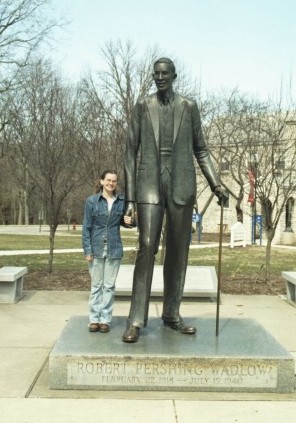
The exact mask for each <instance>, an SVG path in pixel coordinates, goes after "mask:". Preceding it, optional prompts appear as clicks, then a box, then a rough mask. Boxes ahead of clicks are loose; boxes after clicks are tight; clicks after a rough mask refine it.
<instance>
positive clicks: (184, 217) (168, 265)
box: [162, 200, 193, 322]
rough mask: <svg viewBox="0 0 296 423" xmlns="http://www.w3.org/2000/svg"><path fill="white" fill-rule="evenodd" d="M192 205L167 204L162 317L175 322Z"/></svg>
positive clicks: (180, 295) (184, 274)
mask: <svg viewBox="0 0 296 423" xmlns="http://www.w3.org/2000/svg"><path fill="white" fill-rule="evenodd" d="M192 210H193V207H192V206H180V205H177V204H175V203H174V202H173V201H171V200H170V201H168V205H167V214H166V219H167V221H166V222H167V227H166V229H167V230H166V255H165V261H164V267H163V274H164V299H163V315H162V318H163V320H166V321H171V322H177V321H178V319H179V309H180V304H181V300H182V295H183V289H184V283H185V276H186V269H187V261H188V252H189V244H190V238H191V229H192Z"/></svg>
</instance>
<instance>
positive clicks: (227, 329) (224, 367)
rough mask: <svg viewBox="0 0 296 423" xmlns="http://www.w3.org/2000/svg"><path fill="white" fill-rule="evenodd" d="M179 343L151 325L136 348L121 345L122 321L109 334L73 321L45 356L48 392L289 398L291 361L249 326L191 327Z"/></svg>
mask: <svg viewBox="0 0 296 423" xmlns="http://www.w3.org/2000/svg"><path fill="white" fill-rule="evenodd" d="M190 321H191V322H192V323H193V324H195V325H196V326H197V327H198V334H197V335H193V336H192V335H181V334H179V333H177V332H175V331H173V330H171V329H168V328H164V327H163V325H162V322H161V320H160V319H157V318H152V319H150V320H149V325H148V326H147V327H146V328H145V329H143V330H142V331H141V336H140V339H139V341H138V342H137V343H136V344H126V343H123V342H122V341H121V336H122V333H123V331H124V329H125V325H126V318H124V317H114V318H113V321H112V330H111V332H109V333H108V334H101V333H99V332H96V333H90V332H88V328H87V325H88V318H87V316H73V317H71V319H70V320H69V322H68V324H67V326H66V327H65V329H64V331H63V332H62V334H61V336H60V338H59V339H58V341H57V342H56V344H55V346H54V347H53V349H52V351H51V353H50V356H49V388H50V389H79V390H126V391H129V390H147V391H149V390H150V391H166V390H167V391H215V392H283V393H285V392H293V391H294V386H295V375H294V359H293V357H292V355H291V354H290V353H288V352H287V351H286V349H285V348H284V347H282V346H281V345H280V344H279V343H278V342H277V341H276V340H275V339H274V338H273V337H272V336H271V335H270V334H269V333H268V332H267V331H266V330H265V329H264V328H263V327H262V326H261V325H259V324H258V323H257V322H256V321H254V320H251V319H221V320H220V333H219V336H218V337H216V336H215V319H213V318H198V319H190Z"/></svg>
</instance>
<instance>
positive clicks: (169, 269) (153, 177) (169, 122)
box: [122, 57, 224, 342]
mask: <svg viewBox="0 0 296 423" xmlns="http://www.w3.org/2000/svg"><path fill="white" fill-rule="evenodd" d="M153 69H154V71H153V79H154V82H155V84H156V87H157V92H156V93H154V94H152V95H148V96H147V97H142V98H139V99H138V101H137V103H136V105H135V109H134V113H133V117H132V120H131V124H130V126H129V131H128V138H127V144H126V152H125V201H126V207H125V215H127V216H130V215H134V213H135V209H136V208H137V220H138V228H139V249H138V253H137V258H136V263H135V269H134V276H133V291H132V299H131V307H130V313H129V317H128V321H127V327H126V330H125V332H124V334H123V336H122V340H123V341H124V342H137V341H138V339H139V336H140V329H141V328H143V327H144V326H146V325H147V320H148V310H149V300H150V294H151V284H152V277H153V268H154V261H155V255H156V254H157V251H158V246H159V241H160V235H161V229H162V223H163V218H164V213H166V254H165V260H164V265H163V280H164V293H163V311H162V320H163V324H164V326H166V327H169V328H171V329H172V330H175V331H177V332H179V333H181V334H187V335H192V334H195V333H196V328H195V327H193V326H190V325H187V324H186V323H185V322H184V320H183V319H182V317H181V316H180V313H179V309H180V304H181V300H182V295H183V289H184V282H185V275H186V268H187V261H188V252H189V245H190V236H191V226H192V212H193V205H194V203H195V195H196V175H195V169H194V164H193V155H194V156H195V157H196V159H197V162H198V164H199V166H200V168H201V170H202V173H203V174H204V176H205V177H206V179H207V181H208V183H209V186H210V188H211V190H212V191H213V192H214V193H215V194H216V195H217V197H218V198H219V199H220V200H221V199H223V195H224V191H223V189H222V188H221V185H220V180H219V178H218V176H217V174H216V171H215V169H214V167H213V164H212V161H211V159H210V155H209V151H208V148H207V146H206V143H205V141H204V138H203V134H202V129H201V122H200V114H199V110H198V108H197V104H196V102H195V101H194V100H191V99H189V98H186V97H184V96H182V95H180V94H177V93H176V92H174V91H173V82H174V80H175V79H176V77H177V74H176V71H175V65H174V63H173V62H172V60H170V59H168V58H165V57H163V58H160V59H158V60H157V61H156V62H155V63H154V67H153ZM138 152H139V153H140V160H139V162H137V157H138ZM137 163H138V165H137Z"/></svg>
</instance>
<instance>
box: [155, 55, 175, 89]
mask: <svg viewBox="0 0 296 423" xmlns="http://www.w3.org/2000/svg"><path fill="white" fill-rule="evenodd" d="M152 76H153V79H154V82H155V84H156V87H157V89H158V91H161V92H165V91H167V90H169V89H171V88H172V85H173V81H174V80H175V79H176V78H177V74H176V68H175V65H174V62H173V61H172V60H171V59H169V58H167V57H161V58H160V59H158V60H156V62H155V63H154V66H153V74H152Z"/></svg>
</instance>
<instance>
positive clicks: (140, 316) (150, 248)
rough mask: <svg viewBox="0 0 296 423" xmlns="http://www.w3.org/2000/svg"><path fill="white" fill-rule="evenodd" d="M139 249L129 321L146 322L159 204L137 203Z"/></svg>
mask: <svg viewBox="0 0 296 423" xmlns="http://www.w3.org/2000/svg"><path fill="white" fill-rule="evenodd" d="M137 213H138V228H139V250H138V253H137V258H136V263H135V269H134V278H133V291H132V300H131V308H130V313H129V323H131V324H133V325H134V326H137V327H143V326H145V325H146V324H147V319H148V310H149V299H150V292H151V284H152V277H153V267H154V261H155V255H156V253H157V251H158V245H159V240H160V234H161V227H162V220H163V207H162V205H160V204H138V206H137Z"/></svg>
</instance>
